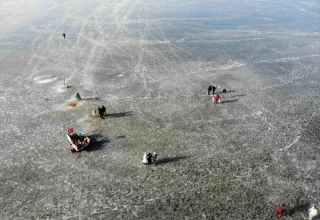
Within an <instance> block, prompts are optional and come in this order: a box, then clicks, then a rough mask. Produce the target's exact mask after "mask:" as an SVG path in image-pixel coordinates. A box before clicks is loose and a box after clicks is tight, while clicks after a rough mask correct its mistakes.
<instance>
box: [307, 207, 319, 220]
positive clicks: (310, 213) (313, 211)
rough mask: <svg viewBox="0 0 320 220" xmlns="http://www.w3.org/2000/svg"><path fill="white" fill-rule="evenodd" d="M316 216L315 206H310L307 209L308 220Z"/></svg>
mask: <svg viewBox="0 0 320 220" xmlns="http://www.w3.org/2000/svg"><path fill="white" fill-rule="evenodd" d="M317 214H318V210H317V209H316V206H315V205H311V208H310V209H309V220H312V219H313V217H315V216H316V215H317Z"/></svg>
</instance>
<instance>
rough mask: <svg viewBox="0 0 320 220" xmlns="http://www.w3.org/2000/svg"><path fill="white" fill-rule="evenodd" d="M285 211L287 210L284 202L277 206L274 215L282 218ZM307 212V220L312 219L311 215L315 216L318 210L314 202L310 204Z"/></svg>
mask: <svg viewBox="0 0 320 220" xmlns="http://www.w3.org/2000/svg"><path fill="white" fill-rule="evenodd" d="M286 211H287V210H286V208H285V204H284V203H282V204H280V205H279V206H278V207H277V209H276V213H275V215H276V217H277V218H278V219H282V218H283V216H284V215H285V212H286ZM308 214H309V218H308V219H307V220H312V219H313V217H315V216H316V215H317V214H318V210H317V209H316V206H315V205H314V204H312V205H311V208H310V209H309V213H308Z"/></svg>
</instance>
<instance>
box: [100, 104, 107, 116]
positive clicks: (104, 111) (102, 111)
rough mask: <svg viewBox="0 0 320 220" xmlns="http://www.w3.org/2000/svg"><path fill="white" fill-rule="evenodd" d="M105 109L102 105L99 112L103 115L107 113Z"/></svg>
mask: <svg viewBox="0 0 320 220" xmlns="http://www.w3.org/2000/svg"><path fill="white" fill-rule="evenodd" d="M106 111H107V109H106V107H104V105H103V106H102V107H101V113H102V115H103V116H105V115H106V114H107V112H106Z"/></svg>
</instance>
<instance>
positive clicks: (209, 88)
mask: <svg viewBox="0 0 320 220" xmlns="http://www.w3.org/2000/svg"><path fill="white" fill-rule="evenodd" d="M211 91H212V85H210V86H209V87H208V95H210V92H211Z"/></svg>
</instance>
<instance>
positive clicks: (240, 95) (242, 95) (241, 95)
mask: <svg viewBox="0 0 320 220" xmlns="http://www.w3.org/2000/svg"><path fill="white" fill-rule="evenodd" d="M244 96H247V94H239V95H233V96H231V97H234V98H235V97H244Z"/></svg>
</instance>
